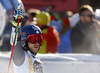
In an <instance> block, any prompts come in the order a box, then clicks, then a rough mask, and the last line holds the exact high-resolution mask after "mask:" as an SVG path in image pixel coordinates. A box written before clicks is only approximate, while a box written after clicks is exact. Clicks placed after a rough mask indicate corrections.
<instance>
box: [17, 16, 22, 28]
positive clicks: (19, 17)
mask: <svg viewBox="0 0 100 73" xmlns="http://www.w3.org/2000/svg"><path fill="white" fill-rule="evenodd" d="M20 19H21V17H20V16H19V17H18V23H17V26H19V22H20Z"/></svg>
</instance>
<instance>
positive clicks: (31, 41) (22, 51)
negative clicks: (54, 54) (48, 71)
mask: <svg viewBox="0 0 100 73" xmlns="http://www.w3.org/2000/svg"><path fill="white" fill-rule="evenodd" d="M18 12H19V11H16V13H18ZM19 15H20V14H19ZM16 16H17V15H15V17H16ZM15 17H14V19H15V21H13V29H14V28H16V26H17V23H16V22H17V21H18V17H17V18H15ZM21 18H22V17H21ZM21 20H22V19H21ZM21 20H20V23H21ZM18 29H19V30H18V37H17V38H18V39H17V40H18V41H17V43H16V45H15V47H14V52H13V58H12V59H13V61H12V68H13V72H14V73H43V69H42V66H41V61H40V60H39V58H37V57H36V54H37V52H38V50H39V49H40V46H41V44H42V40H43V36H42V32H41V30H40V28H39V27H38V26H36V25H31V24H30V25H26V26H23V27H22V28H21V27H20V26H19V28H18ZM20 29H21V30H20ZM20 31H21V32H20ZM12 33H14V32H13V30H12ZM12 38H14V36H11V39H12Z"/></svg>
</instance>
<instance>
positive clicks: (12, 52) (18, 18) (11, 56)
mask: <svg viewBox="0 0 100 73" xmlns="http://www.w3.org/2000/svg"><path fill="white" fill-rule="evenodd" d="M20 19H21V17H20V16H19V17H18V23H17V27H16V29H15V30H16V31H15V37H14V42H13V46H12V51H11V56H10V61H9V65H8V71H7V73H9V69H10V64H11V60H12V56H13V51H14V47H15V41H16V36H17V32H18V26H19V22H20Z"/></svg>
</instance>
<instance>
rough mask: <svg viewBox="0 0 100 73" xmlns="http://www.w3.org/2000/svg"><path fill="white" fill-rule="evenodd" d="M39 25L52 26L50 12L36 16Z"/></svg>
mask: <svg viewBox="0 0 100 73" xmlns="http://www.w3.org/2000/svg"><path fill="white" fill-rule="evenodd" d="M36 18H37V23H38V24H41V25H49V24H50V14H49V13H48V12H44V11H42V12H40V13H39V14H37V15H36Z"/></svg>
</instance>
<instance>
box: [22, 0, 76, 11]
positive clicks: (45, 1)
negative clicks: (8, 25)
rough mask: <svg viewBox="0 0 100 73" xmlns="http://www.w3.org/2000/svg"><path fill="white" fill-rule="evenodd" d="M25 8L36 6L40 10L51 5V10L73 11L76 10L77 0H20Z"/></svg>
mask: <svg viewBox="0 0 100 73" xmlns="http://www.w3.org/2000/svg"><path fill="white" fill-rule="evenodd" d="M22 2H23V4H24V6H25V9H26V10H27V9H30V8H36V9H40V10H42V7H43V6H44V7H46V8H47V7H50V6H51V7H52V8H51V10H52V11H59V12H64V11H69V10H70V11H73V12H77V9H78V0H22Z"/></svg>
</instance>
